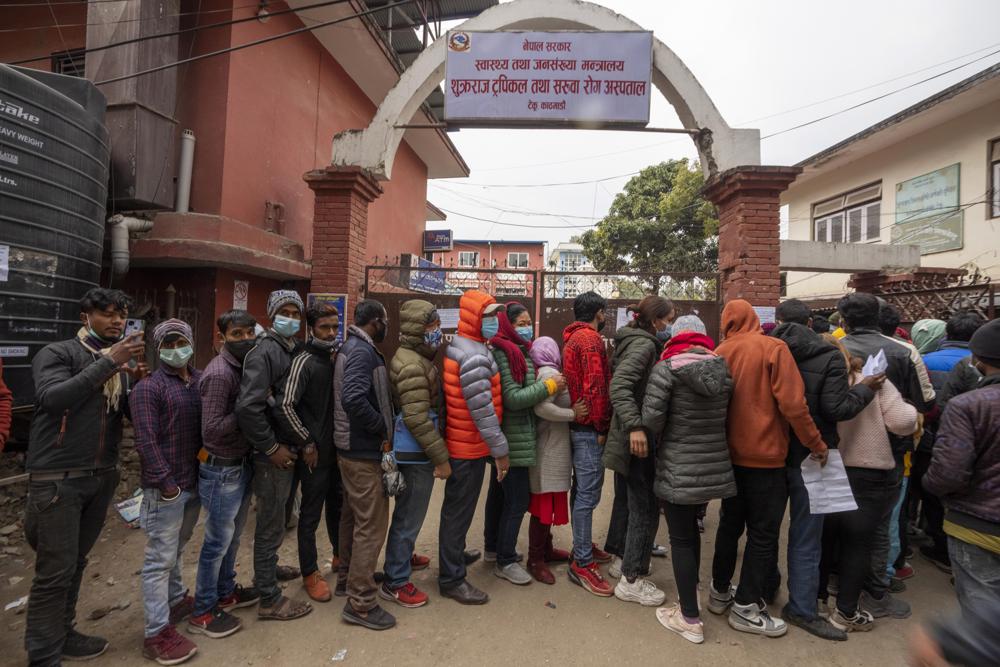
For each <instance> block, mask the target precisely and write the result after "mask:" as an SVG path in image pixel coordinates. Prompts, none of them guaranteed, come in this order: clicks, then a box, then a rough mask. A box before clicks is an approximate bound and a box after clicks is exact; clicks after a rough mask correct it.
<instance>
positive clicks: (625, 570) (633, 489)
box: [622, 455, 660, 581]
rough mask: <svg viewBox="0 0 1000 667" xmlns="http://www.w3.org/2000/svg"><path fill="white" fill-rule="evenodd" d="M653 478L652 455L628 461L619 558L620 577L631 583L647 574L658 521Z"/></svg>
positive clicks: (657, 504) (657, 505)
mask: <svg viewBox="0 0 1000 667" xmlns="http://www.w3.org/2000/svg"><path fill="white" fill-rule="evenodd" d="M655 477H656V470H655V468H654V460H653V456H652V455H650V456H647V457H646V458H639V457H636V456H633V457H631V458H630V459H629V464H628V477H627V478H626V486H627V498H628V531H627V532H626V534H625V553H624V554H623V555H622V576H623V577H625V578H626V579H627V580H629V581H635V579H636V577H640V576H642V575H644V574H645V573H646V572H648V571H649V559H650V557H651V556H652V551H653V541H654V539H655V538H656V528H657V524H659V521H660V516H659V514H660V509H659V503H657V500H656V496H654V495H653V480H654V479H655Z"/></svg>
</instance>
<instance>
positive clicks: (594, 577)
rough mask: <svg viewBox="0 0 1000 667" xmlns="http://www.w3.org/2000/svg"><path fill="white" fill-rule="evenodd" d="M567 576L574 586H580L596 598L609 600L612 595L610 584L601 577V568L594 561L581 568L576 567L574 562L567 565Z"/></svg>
mask: <svg viewBox="0 0 1000 667" xmlns="http://www.w3.org/2000/svg"><path fill="white" fill-rule="evenodd" d="M567 574H568V576H569V580H570V581H572V582H573V583H574V584H576V585H577V586H582V587H583V588H585V589H586V590H588V591H590V592H591V593H593V594H594V595H597V596H598V597H602V598H609V597H611V596H612V595H614V590H613V589H612V588H611V584H609V583H608V582H607V581H605V580H604V577H602V576H601V568H600V567H599V566H598V565H597V562H596V561H595V562H593V563H591V564H590V565H585V566H583V567H581V566H579V565H577V564H576V562H572V563H570V564H569V570H568V571H567Z"/></svg>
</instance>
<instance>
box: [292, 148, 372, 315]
mask: <svg viewBox="0 0 1000 667" xmlns="http://www.w3.org/2000/svg"><path fill="white" fill-rule="evenodd" d="M304 178H305V180H306V183H308V184H309V187H310V188H312V190H313V192H314V193H315V194H316V208H315V211H314V212H313V242H312V285H311V288H310V289H311V291H313V292H332V293H335V294H347V295H348V306H347V307H348V308H349V309H353V308H354V305H355V304H356V303H357V302H358V299H361V298H364V294H363V291H364V283H365V260H366V246H367V239H368V204H370V203H372V202H373V201H375V200H376V199H378V197H379V195H381V194H382V187H381V186H380V185H379V184H378V181H377V180H375V177H374V176H372V175H371V174H370V173H369V172H367V171H365V170H364V169H361V168H359V167H327V168H325V169H315V170H313V171H310V172H308V173H306V175H305V176H304ZM348 317H349V316H348Z"/></svg>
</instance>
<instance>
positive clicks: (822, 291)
mask: <svg viewBox="0 0 1000 667" xmlns="http://www.w3.org/2000/svg"><path fill="white" fill-rule="evenodd" d="M998 137H1000V101H996V102H993V103H991V104H988V105H986V106H983V107H980V108H979V109H977V110H974V111H972V112H970V113H968V114H965V115H963V116H960V117H958V118H955V119H953V120H951V121H949V122H946V123H943V124H941V125H938V126H937V127H935V128H934V129H932V130H930V131H928V132H924V133H922V134H920V135H918V136H914V137H911V138H909V139H906V140H904V141H901V142H899V143H897V144H894V145H892V146H891V147H889V148H887V149H884V150H881V151H878V152H876V153H873V154H871V155H867V156H864V157H862V158H859V159H858V160H856V161H854V162H852V163H849V164H847V165H845V166H843V167H840V168H839V169H835V170H833V171H831V172H829V173H826V174H823V175H821V176H818V177H816V178H813V179H812V180H810V181H808V182H806V183H803V184H801V185H799V184H793V185H792V187H790V188H789V189H788V191H787V192H786V193H785V194H784V196H783V197H782V203H783V204H788V206H789V214H788V215H789V225H788V230H789V238H790V239H793V240H811V239H812V205H813V204H815V203H818V202H821V201H823V200H825V199H828V198H830V197H833V196H836V195H838V194H841V193H843V192H847V191H850V190H853V189H855V188H859V187H861V186H864V185H867V184H869V183H872V182H875V181H878V180H881V181H882V209H881V211H882V223H881V227H882V230H881V239H880V241H879V242H880V243H889V242H890V240H891V231H892V230H891V229H890V228H889V227H888V226H889V225H891V224H892V223H893V222H894V220H895V217H894V215H895V209H896V184H898V183H900V182H902V181H905V180H908V179H911V178H914V177H916V176H920V175H922V174H926V173H928V172H931V171H934V170H936V169H940V168H942V167H947V166H949V165H952V164H955V163H956V162H957V163H961V165H962V166H961V168H960V172H961V180H960V184H959V203H960V204H967V203H970V202H973V201H980V200H982V199H983V198H984V195H985V192H986V188H987V171H986V170H987V151H988V150H989V148H988V146H989V141H990V140H991V139H996V138H998ZM988 215H989V211H988V208H987V206H986V205H985V204H977V205H974V206H969V207H968V208H966V209H965V223H964V225H965V229H964V237H965V238H964V247H963V248H962V249H961V250H953V251H948V252H943V253H937V254H933V255H924V256H923V257H922V259H921V264H922V265H923V266H933V267H958V266H961V265H962V264H965V263H966V262H975V263H976V264H978V265H979V266H980V267H982V268H984V269H987V270H986V271H985V272H986V273H987V274H988V275H991V276H993V277H994V278H997V277H1000V219H994V220H990V219H989V218H988ZM849 279H850V276H849V275H845V274H836V273H827V274H820V275H818V276H813V274H812V273H810V272H797V271H792V272H789V273H788V280H787V285H788V287H787V296H789V297H798V298H802V297H821V296H835V295H841V294H843V293H844V292H845V291H846V290H847V281H848V280H849Z"/></svg>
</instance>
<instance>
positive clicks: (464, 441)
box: [444, 290, 508, 459]
mask: <svg viewBox="0 0 1000 667" xmlns="http://www.w3.org/2000/svg"><path fill="white" fill-rule="evenodd" d="M494 303H496V300H495V299H494V298H493V297H491V296H490V295H489V294H486V293H484V292H480V291H478V290H470V291H468V292H466V293H465V294H463V295H462V298H461V299H460V300H459V302H458V306H459V321H458V335H457V336H455V339H454V340H452V342H451V343H450V344H449V345H448V351H447V353H446V355H445V360H444V396H445V403H446V406H447V410H446V420H445V423H446V428H445V440H446V441H447V444H448V454H449V456H451V457H452V458H456V459H478V458H482V457H484V456H493V457H500V456H507V454H508V447H507V438H506V437H504V434H503V431H502V430H501V429H500V420H501V418H502V417H503V398H502V395H501V391H500V369H499V368H497V364H496V361H495V360H494V359H493V355H492V354H490V351H489V348H488V347H486V341H485V340H483V336H482V334H481V333H480V330H481V329H482V322H483V311H484V310H485V309H486V307H487V306H489V305H491V304H494Z"/></svg>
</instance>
